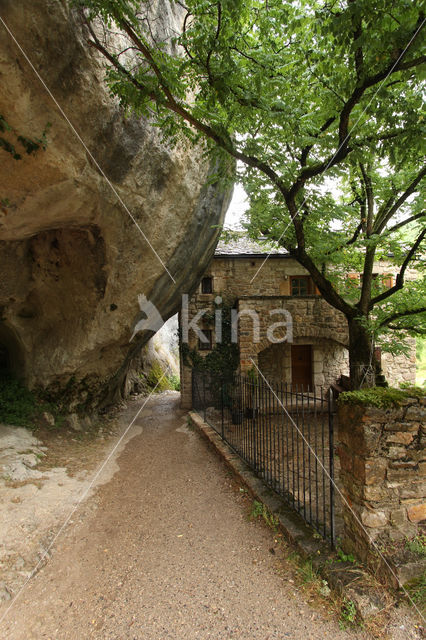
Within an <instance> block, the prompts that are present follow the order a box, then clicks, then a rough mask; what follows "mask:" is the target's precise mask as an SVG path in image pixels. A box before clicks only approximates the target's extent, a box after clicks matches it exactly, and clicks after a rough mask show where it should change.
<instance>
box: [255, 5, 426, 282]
mask: <svg viewBox="0 0 426 640" xmlns="http://www.w3.org/2000/svg"><path fill="white" fill-rule="evenodd" d="M425 23H426V18H425V19H424V20H423V21H422V23H421V24H420V26H419V28H418V29H417V31H416V32H415V33H414V35H413V36H412V37H411V39H410V41H409V42H408V44H407V45H406V46H405V48H404V50H403V51H402V53H401V54H400V55H399V57H398V58H397V60H396V61H395V63H394V64H393V65H392V67H391V68H390V70H389V72H388V74H387V76H386V78H384V79H383V80H382V82H381V83H380V85H379V86H378V87H377V89H376V91H375V92H374V93H373V95H372V96H371V98H370V100H369V102H368V103H367V105H366V106H365V108H364V109H363V111H362V113H361V114H360V116H359V117H358V119H357V121H356V122H355V124H354V126H353V127H352V129H351V130H350V131H349V132H348V134H347V136H346V137H345V139H344V140H343V142H342V143H341V144H340V145H339V148H338V149H337V151H336V152H335V153H334V155H333V157H332V158H331V159H330V160H329V161H328V163H327V166H326V167H325V169H324V171H323V174H324V173H325V172H326V171H327V169H329V168H330V164H331V163H332V162H333V160H334V158H335V157H336V156H337V154H338V153H339V151H340V150H341V148H342V147H343V145H344V144H346V142H347V141H348V140H349V138H350V136H351V135H352V133H353V132H354V130H355V128H356V127H357V126H358V124H359V122H360V120H361V118H362V117H363V115H364V113H365V112H366V111H367V109H368V107H369V106H370V104H371V103H372V102H373V100H374V98H375V97H376V95H377V94H378V92H379V91H380V89H381V88H382V87H383V85H384V83H385V82H386V80H387V79H388V78H389V76H390V74H391V73H392V72H393V70H394V69H395V67H396V65H397V64H398V63H399V62H400V60H401V59H402V58H403V57H404V55H405V53H406V51H407V49H408V48H409V47H410V46H411V43H412V42H413V41H414V40H415V38H416V37H417V35H418V34H419V33H420V31H421V29H422V28H423V26H424V24H425ZM305 202H306V197H305V198H303V202H302V204H301V205H300V206H299V207H298V208H297V209H296V211H295V212H294V214H293V215H292V216H291V217H290V221H289V222H288V224H287V225H286V227H285V229H284V231H283V232H282V234H281V235H280V237H279V238H278V240H277V244H278V243H279V242H280V240H281V238H282V237H283V236H284V234H285V232H286V231H287V229H288V228H289V226H290V225H291V223H292V222H293V220H294V219H295V217H296V216H297V214H298V213H299V211H300V209H301V208H302V207H303V205H304V204H305ZM271 253H272V251H270V252H269V253H268V255H267V256H266V258H265V259H264V261H263V262H262V264H261V265H260V267H259V268H258V270H257V271H256V273H255V274H254V276H253V277H252V279H251V280H250V284H251V283H252V282H253V280H254V279H255V278H256V277H257V275H258V273H259V271H260V270H261V269H262V268H263V265H264V264H265V262H267V260H269V258H270V256H271Z"/></svg>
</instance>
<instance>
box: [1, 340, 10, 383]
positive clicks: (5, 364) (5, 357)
mask: <svg viewBox="0 0 426 640" xmlns="http://www.w3.org/2000/svg"><path fill="white" fill-rule="evenodd" d="M9 371H10V360H9V351H8V350H7V347H5V346H4V345H3V344H0V375H3V376H4V375H5V374H7V373H9Z"/></svg>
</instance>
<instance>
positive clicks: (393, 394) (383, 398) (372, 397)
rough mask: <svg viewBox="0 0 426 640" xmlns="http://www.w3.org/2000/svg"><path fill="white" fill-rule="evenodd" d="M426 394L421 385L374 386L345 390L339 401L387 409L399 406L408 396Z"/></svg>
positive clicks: (417, 396) (416, 396)
mask: <svg viewBox="0 0 426 640" xmlns="http://www.w3.org/2000/svg"><path fill="white" fill-rule="evenodd" d="M425 396H426V391H425V390H424V389H420V387H409V388H407V389H395V388H393V387H386V388H385V387H373V388H370V389H360V390H358V391H345V392H344V393H341V394H340V396H339V399H338V403H339V404H341V405H343V404H352V405H361V406H364V407H378V408H379V409H386V408H389V407H392V406H399V405H400V404H401V403H402V402H404V400H406V399H407V398H424V397H425Z"/></svg>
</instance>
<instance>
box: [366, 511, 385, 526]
mask: <svg viewBox="0 0 426 640" xmlns="http://www.w3.org/2000/svg"><path fill="white" fill-rule="evenodd" d="M361 522H362V524H364V525H365V526H366V527H372V528H373V527H374V528H380V527H384V526H385V525H386V524H387V522H388V518H387V516H386V513H385V512H384V511H367V510H365V511H363V512H362V513H361Z"/></svg>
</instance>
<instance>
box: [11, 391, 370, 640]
mask: <svg viewBox="0 0 426 640" xmlns="http://www.w3.org/2000/svg"><path fill="white" fill-rule="evenodd" d="M178 398H179V397H178V395H177V394H162V395H160V396H156V397H153V398H151V399H150V400H149V402H148V404H147V406H146V408H145V409H144V410H143V411H142V412H141V414H140V416H139V418H138V419H137V421H136V423H135V428H138V427H139V428H140V427H142V433H140V435H136V436H135V437H134V438H133V439H132V440H131V441H130V442H129V443H128V444H127V446H126V447H125V449H124V451H123V452H122V453H121V455H120V457H119V458H118V465H119V471H117V472H116V474H115V475H114V476H113V478H112V479H111V480H110V481H109V482H108V483H107V484H104V485H102V486H100V487H99V488H98V490H97V492H96V494H95V495H94V496H93V497H92V498H90V499H89V500H88V501H87V502H86V503H85V504H84V505H82V507H81V508H80V509H79V511H78V514H76V515H75V516H74V517H73V521H72V523H71V524H70V525H69V526H68V527H67V529H66V531H65V532H64V533H63V534H62V535H61V537H60V538H59V539H58V541H57V545H56V548H55V551H54V553H53V556H52V558H51V559H50V560H49V562H48V563H47V564H46V566H45V567H44V568H43V569H41V571H40V572H39V573H38V574H37V575H36V576H35V577H34V578H33V580H31V582H30V583H29V584H28V585H27V587H26V588H25V590H24V591H23V592H22V594H21V596H20V597H19V599H18V600H17V601H16V603H15V604H14V606H13V608H12V609H11V610H10V611H9V613H8V615H7V617H6V618H5V620H4V621H3V623H2V625H1V626H0V638H1V639H2V640H3V639H6V638H7V639H8V640H9V639H10V640H24V639H25V640H30V639H33V638H36V639H37V640H39V639H44V638H50V639H51V640H71V639H72V640H74V639H75V640H85V639H89V638H90V639H92V638H93V639H98V640H107V639H111V640H112V639H114V640H127V639H129V640H136V639H137V640H141V639H143V640H165V639H166V638H173V639H174V640H181V639H182V640H195V639H200V640H207V639H214V640H220V639H225V638H230V639H231V638H232V639H236V640H240V639H241V640H243V639H244V640H268V639H269V640H272V639H273V638H279V639H282V640H289V639H293V640H309V639H312V640H317V639H318V638H330V639H332V640H340V639H342V640H343V639H348V638H352V639H354V638H360V637H362V636H361V634H358V635H357V634H355V633H354V632H351V631H342V630H340V629H339V626H338V625H337V624H336V623H335V622H334V621H330V620H325V619H322V618H321V615H320V613H319V612H318V611H315V610H314V609H312V608H311V607H310V606H309V605H308V604H307V603H306V601H305V600H304V596H303V594H301V593H300V592H299V591H297V589H296V588H295V586H294V584H292V583H291V582H290V581H289V579H288V576H287V577H286V576H282V575H280V574H279V571H278V568H279V564H280V563H279V554H278V553H277V554H276V555H273V554H272V553H270V547H271V532H270V531H268V530H267V529H266V528H265V527H263V526H261V525H259V524H257V523H254V522H250V521H249V520H248V519H247V514H246V510H245V509H244V507H243V504H242V503H243V499H242V498H240V496H238V494H236V492H235V488H234V487H233V484H232V482H231V480H230V477H229V474H228V473H227V471H226V469H225V467H224V465H223V463H222V462H221V461H220V460H218V458H217V457H216V455H215V454H214V453H213V452H212V451H211V450H210V449H209V448H208V446H207V445H206V443H205V442H204V441H203V440H202V439H201V438H200V436H199V435H198V434H196V433H194V432H193V431H190V430H188V429H187V427H186V418H185V414H184V413H183V412H182V411H181V410H179V408H178ZM141 403H142V400H138V401H137V403H132V404H131V406H130V408H129V409H128V410H127V411H126V412H125V414H124V416H123V421H125V420H128V422H130V420H131V418H132V417H133V415H134V414H135V413H136V411H137V408H138V406H140V404H141ZM4 610H5V607H3V611H4Z"/></svg>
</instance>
